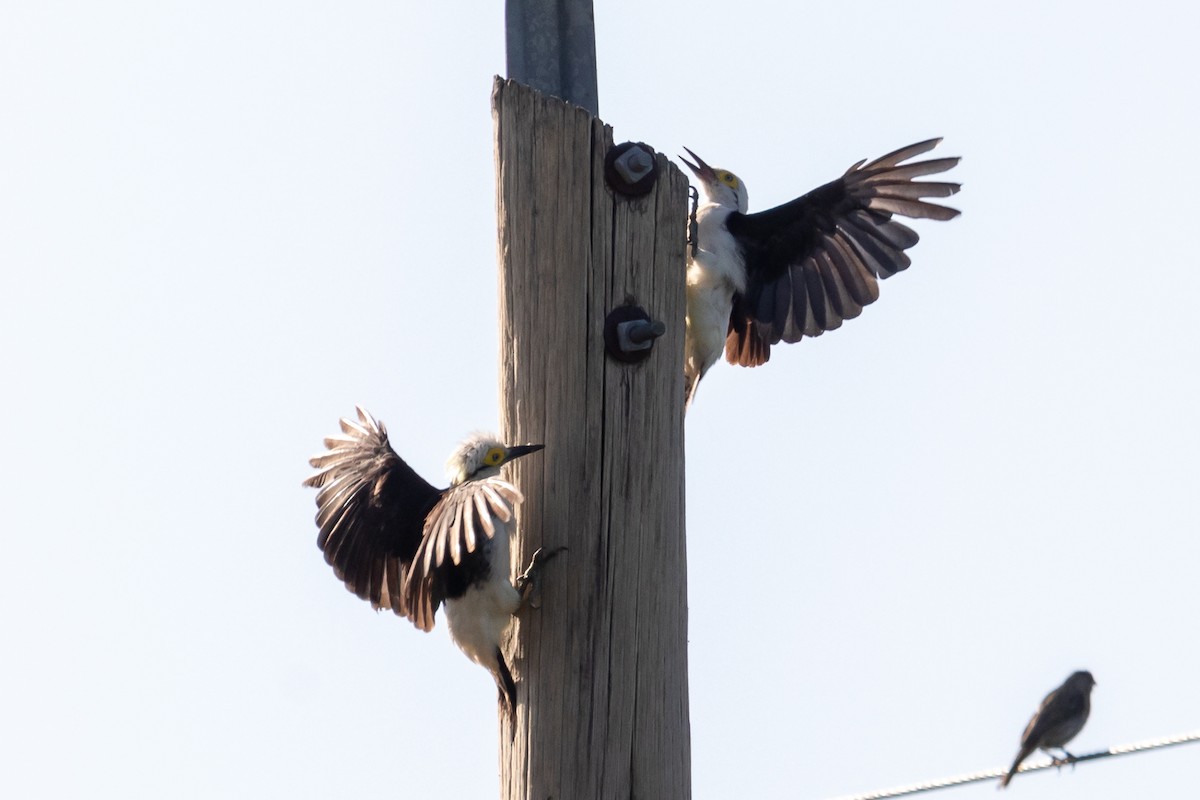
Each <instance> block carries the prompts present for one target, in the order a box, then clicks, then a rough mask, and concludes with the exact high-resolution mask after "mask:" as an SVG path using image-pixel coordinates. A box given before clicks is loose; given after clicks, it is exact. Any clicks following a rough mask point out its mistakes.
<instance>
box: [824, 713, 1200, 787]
mask: <svg viewBox="0 0 1200 800" xmlns="http://www.w3.org/2000/svg"><path fill="white" fill-rule="evenodd" d="M1197 741H1200V730H1196V731H1192V732H1191V733H1184V734H1180V735H1179V736H1164V737H1162V738H1160V739H1147V740H1146V741H1143V742H1135V743H1133V744H1120V745H1116V746H1114V747H1110V748H1108V749H1107V750H1099V751H1097V752H1095V753H1088V754H1086V755H1082V756H1076V757H1075V758H1074V759H1071V760H1069V761H1065V762H1064V761H1061V760H1060V761H1040V762H1038V763H1036V764H1026V765H1023V766H1022V767H1021V768H1020V769H1018V770H1017V772H1037V771H1038V770H1041V769H1050V768H1051V767H1062V766H1066V765H1067V764H1071V765H1074V764H1078V763H1079V762H1081V761H1095V760H1096V759H1098V758H1108V757H1109V756H1127V755H1129V754H1131V753H1141V752H1145V751H1146V750H1157V749H1158V748H1160V747H1173V746H1174V745H1177V744H1189V743H1191V742H1197ZM1007 772H1008V770H1007V769H989V770H986V771H984V772H970V773H967V774H966V775H957V776H955V777H953V778H942V779H940V780H934V781H928V782H927V783H914V784H912V785H911V786H899V787H896V788H894V789H882V790H880V791H878V792H867V793H866V794H853V795H843V796H841V797H835V798H832V799H831V800H884V798H888V797H903V796H904V795H906V794H919V793H921V792H932V791H934V790H935V789H948V788H950V787H951V786H962V785H963V784H966V783H978V782H979V781H987V780H995V779H996V778H999V777H1002V776H1003V775H1004V774H1005V773H1007Z"/></svg>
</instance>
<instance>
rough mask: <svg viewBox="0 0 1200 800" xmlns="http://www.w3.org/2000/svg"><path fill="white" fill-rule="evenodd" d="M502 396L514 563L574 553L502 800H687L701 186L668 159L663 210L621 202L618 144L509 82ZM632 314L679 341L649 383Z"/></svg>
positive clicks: (545, 592) (559, 105)
mask: <svg viewBox="0 0 1200 800" xmlns="http://www.w3.org/2000/svg"><path fill="white" fill-rule="evenodd" d="M492 110H493V116H494V119H495V124H496V166H497V175H498V177H497V212H498V218H499V240H498V242H499V245H498V246H499V252H498V260H499V265H500V350H501V352H500V361H501V370H500V396H501V406H502V407H503V409H504V412H503V424H504V436H505V437H506V440H507V441H512V442H543V443H545V444H546V450H545V452H544V457H543V458H541V459H523V460H521V461H518V462H515V463H514V465H513V466H514V467H515V469H514V472H513V473H512V477H513V479H514V480H515V481H516V483H517V484H518V485H519V486H520V487H521V489H522V491H523V492H524V493H525V496H526V502H525V503H524V504H523V505H522V506H521V508H520V510H519V515H520V528H519V529H520V534H519V538H518V539H517V541H516V544H515V547H514V558H515V560H516V561H517V562H518V563H521V564H524V563H526V562H527V561H528V559H529V557H530V555H531V554H532V553H533V551H534V550H536V549H537V548H538V547H547V548H549V547H557V546H566V547H568V548H569V551H568V552H567V553H564V554H562V555H560V556H559V557H558V558H557V559H555V560H554V561H551V562H550V563H549V565H548V566H547V568H546V570H545V573H544V575H543V582H542V600H543V603H542V608H541V609H540V610H532V609H529V610H526V611H525V612H523V613H522V615H521V616H520V618H519V619H518V620H517V621H516V622H515V623H514V625H513V626H512V632H511V637H510V641H509V643H508V655H509V656H510V658H511V663H512V664H513V666H514V672H515V674H516V676H517V680H518V687H517V700H518V712H517V716H516V724H515V730H510V729H509V728H508V725H507V723H506V722H505V721H504V720H503V719H502V720H501V735H500V741H501V753H500V768H501V794H502V796H503V797H504V798H506V800H547V798H555V799H556V800H592V799H593V798H594V799H596V800H599V799H600V798H604V799H605V800H609V799H615V798H620V799H621V800H625V799H626V798H642V799H644V800H687V798H690V797H691V755H690V738H689V720H688V688H687V566H686V552H685V543H684V472H683V455H684V453H683V448H684V445H683V419H684V417H683V397H684V386H683V334H684V270H685V264H686V254H685V236H684V235H685V222H686V219H687V181H686V180H685V178H684V177H683V175H682V173H681V172H680V171H679V169H678V168H676V167H675V166H674V165H672V164H671V163H670V162H668V161H667V159H666V158H665V157H664V156H662V155H658V156H657V162H658V170H659V178H658V180H657V182H656V184H655V189H654V191H653V192H652V193H651V194H649V195H646V196H645V197H641V198H632V199H631V198H626V197H623V196H621V195H617V194H615V193H613V192H612V191H611V190H610V189H609V188H608V187H607V186H606V184H605V182H604V178H603V164H604V155H605V153H606V152H607V150H608V148H609V147H611V146H612V129H611V128H609V127H608V126H606V125H604V124H603V123H602V122H600V121H599V120H597V119H595V118H594V117H592V116H591V115H590V114H588V113H587V112H586V111H584V110H582V109H579V108H577V107H574V106H570V105H568V104H566V103H563V102H562V101H559V100H557V99H555V98H551V97H548V96H546V95H542V94H539V93H537V92H535V91H533V90H531V89H529V88H527V87H524V86H521V85H518V84H515V83H512V82H509V81H504V80H501V79H499V78H497V79H496V85H495V88H494V91H493V96H492ZM627 297H632V298H633V299H634V300H635V301H636V302H637V304H638V305H641V306H642V307H643V308H645V309H646V310H647V311H648V312H649V313H650V315H651V316H652V317H653V318H654V319H658V320H662V321H663V322H664V323H666V326H667V333H666V335H665V336H663V337H662V338H660V339H659V340H658V342H657V343H656V344H655V346H654V350H653V353H652V354H651V356H650V357H649V358H648V359H646V360H645V361H643V362H641V363H640V364H636V365H628V364H621V363H618V362H616V361H613V360H612V359H609V358H608V357H607V356H606V355H605V352H604V337H603V333H604V319H605V317H606V315H607V314H608V312H609V311H610V310H611V309H613V308H614V307H616V306H618V305H621V304H622V303H624V302H625V300H626V298H627Z"/></svg>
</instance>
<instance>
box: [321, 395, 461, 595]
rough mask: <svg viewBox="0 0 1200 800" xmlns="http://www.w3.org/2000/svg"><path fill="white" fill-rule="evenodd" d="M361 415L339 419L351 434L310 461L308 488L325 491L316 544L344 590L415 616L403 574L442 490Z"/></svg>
mask: <svg viewBox="0 0 1200 800" xmlns="http://www.w3.org/2000/svg"><path fill="white" fill-rule="evenodd" d="M357 410H358V421H357V422H355V421H354V420H350V419H345V418H343V419H342V420H341V425H342V432H343V433H344V434H345V436H331V437H329V438H328V439H326V440H325V446H326V447H327V448H328V449H329V452H328V453H325V454H324V455H319V456H315V457H314V458H312V459H310V460H309V463H310V464H312V466H313V467H315V468H316V469H317V470H318V472H317V473H316V474H315V475H313V476H312V477H311V478H309V479H307V480H306V481H304V485H305V486H312V487H314V488H316V489H319V490H320V491H319V492H318V493H317V527H318V528H320V531H321V532H320V535H319V536H318V537H317V546H318V547H320V548H321V550H322V551H323V552H324V553H325V561H326V562H327V563H329V564H330V565H331V566H332V567H333V571H334V572H335V573H336V574H337V576H338V577H339V578H341V579H342V580H343V581H345V583H346V588H348V589H349V590H350V591H352V592H354V593H355V594H356V595H358V596H359V597H361V598H362V599H364V600H370V601H371V605H373V606H375V608H390V609H391V610H392V611H394V612H396V613H397V614H399V615H401V616H409V608H408V605H407V603H406V600H405V593H404V591H403V581H404V574H405V572H406V571H407V570H408V565H409V564H411V563H412V560H413V558H414V557H415V556H416V553H417V548H418V547H419V546H420V544H421V536H422V531H423V529H424V526H425V517H426V515H427V514H428V513H429V511H430V510H431V509H432V508H433V507H434V506H435V505H436V504H437V502H438V500H439V498H441V496H442V491H441V490H439V489H435V488H434V487H433V486H431V485H429V484H428V483H427V482H426V481H425V480H424V479H423V478H422V477H421V476H420V475H418V474H417V473H416V472H414V471H413V469H412V467H410V466H408V464H406V463H404V460H403V459H401V458H400V456H398V455H396V451H395V450H393V449H392V446H391V445H390V444H388V436H387V429H386V428H385V427H384V426H383V424H382V423H380V422H376V420H375V419H374V418H373V417H372V416H371V415H370V414H368V413H367V412H366V411H364V410H363V409H362V408H358V409H357Z"/></svg>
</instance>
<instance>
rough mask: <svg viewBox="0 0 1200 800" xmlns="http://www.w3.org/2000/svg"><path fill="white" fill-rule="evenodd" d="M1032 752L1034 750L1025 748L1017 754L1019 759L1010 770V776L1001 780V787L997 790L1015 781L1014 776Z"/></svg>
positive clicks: (1014, 761)
mask: <svg viewBox="0 0 1200 800" xmlns="http://www.w3.org/2000/svg"><path fill="white" fill-rule="evenodd" d="M1032 752H1033V750H1031V749H1026V748H1024V747H1022V748H1021V749H1020V750H1019V751H1018V752H1017V757H1016V758H1014V759H1013V763H1012V766H1011V767H1009V768H1008V774H1007V775H1005V776H1004V777H1003V778H1001V779H1000V785H999V786H997V787H996V788H997V789H1003V788H1004V787H1005V786H1008V782H1009V781H1011V780H1012V779H1013V775H1016V774H1017V768H1018V767H1019V766H1021V762H1022V761H1024V760H1025V759H1027V758H1029V754H1030V753H1032Z"/></svg>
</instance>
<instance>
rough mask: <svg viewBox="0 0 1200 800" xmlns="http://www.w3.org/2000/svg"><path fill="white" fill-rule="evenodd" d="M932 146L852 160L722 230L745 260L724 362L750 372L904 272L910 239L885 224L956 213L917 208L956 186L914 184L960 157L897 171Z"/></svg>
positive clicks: (845, 315) (932, 206)
mask: <svg viewBox="0 0 1200 800" xmlns="http://www.w3.org/2000/svg"><path fill="white" fill-rule="evenodd" d="M940 141H941V139H928V140H926V141H923V142H917V143H916V144H912V145H909V146H907V147H902V148H900V149H899V150H895V151H893V152H891V153H888V154H887V155H884V156H881V157H880V158H877V159H875V160H873V161H860V162H858V163H856V164H854V165H852V166H851V167H850V168H849V169H848V170H847V171H846V173H845V174H844V175H842V177H840V178H838V179H837V180H835V181H831V182H830V183H827V184H825V185H824V186H821V187H819V188H817V189H814V190H813V191H811V192H809V193H808V194H806V195H804V196H802V197H799V198H797V199H795V200H793V201H791V202H790V203H785V204H783V205H781V206H777V207H775V208H772V209H769V210H767V211H761V212H758V213H756V214H740V213H737V212H734V213H732V214H730V215H729V218H728V220H727V221H726V226H727V227H728V229H729V232H730V233H731V234H733V236H734V238H735V239H736V240H737V242H738V246H739V247H740V249H741V252H742V256H743V258H744V259H745V265H746V278H747V280H746V291H745V294H744V296H742V295H738V296H735V298H734V303H733V313H732V314H731V316H730V320H729V333H728V336H727V337H726V340H725V357H726V359H727V360H728V361H730V362H731V363H734V364H741V365H742V366H757V365H758V364H762V363H764V362H766V360H767V359H768V358H769V357H770V346H771V345H773V344H777V343H778V342H779V341H780V340H782V341H785V342H795V341H799V339H801V338H802V337H804V336H819V335H820V334H821V333H823V332H824V331H827V330H833V329H835V328H837V327H839V326H840V325H841V324H842V322H843V321H844V320H847V319H853V318H854V317H856V316H858V315H859V314H861V313H862V310H863V307H864V306H867V305H870V304H871V303H873V302H875V300H876V299H878V297H879V284H878V279H881V278H887V277H890V276H891V275H894V274H896V273H897V272H900V271H902V270H904V269H906V268H908V266H909V265H910V264H911V261H910V260H909V258H908V256H907V254H905V252H904V251H905V250H907V249H908V248H910V247H912V246H913V245H915V244H916V243H917V240H918V236H917V234H916V232H914V231H913V230H912V229H910V228H908V227H907V226H906V225H904V224H902V223H900V222H898V221H896V220H895V219H893V216H894V215H899V216H904V217H912V218H917V219H935V220H948V219H953V218H954V217H956V216H958V214H959V212H958V211H957V210H955V209H953V208H948V207H946V206H942V205H938V204H937V203H932V202H928V201H927V200H926V198H941V197H949V196H951V195H953V194H954V193H956V192H957V191H958V189H959V184H957V183H950V182H945V181H916V180H913V179H914V178H918V177H921V176H925V175H935V174H938V173H941V172H945V171H946V170H949V169H951V168H952V167H954V165H956V164H957V163H958V161H959V159H957V158H935V159H928V160H926V161H919V162H916V163H912V164H903V163H902V162H904V161H907V160H909V159H911V158H915V157H916V156H919V155H921V154H922V153H927V152H929V151H930V150H932V149H933V148H934V147H936V146H937V144H938V142H940Z"/></svg>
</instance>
